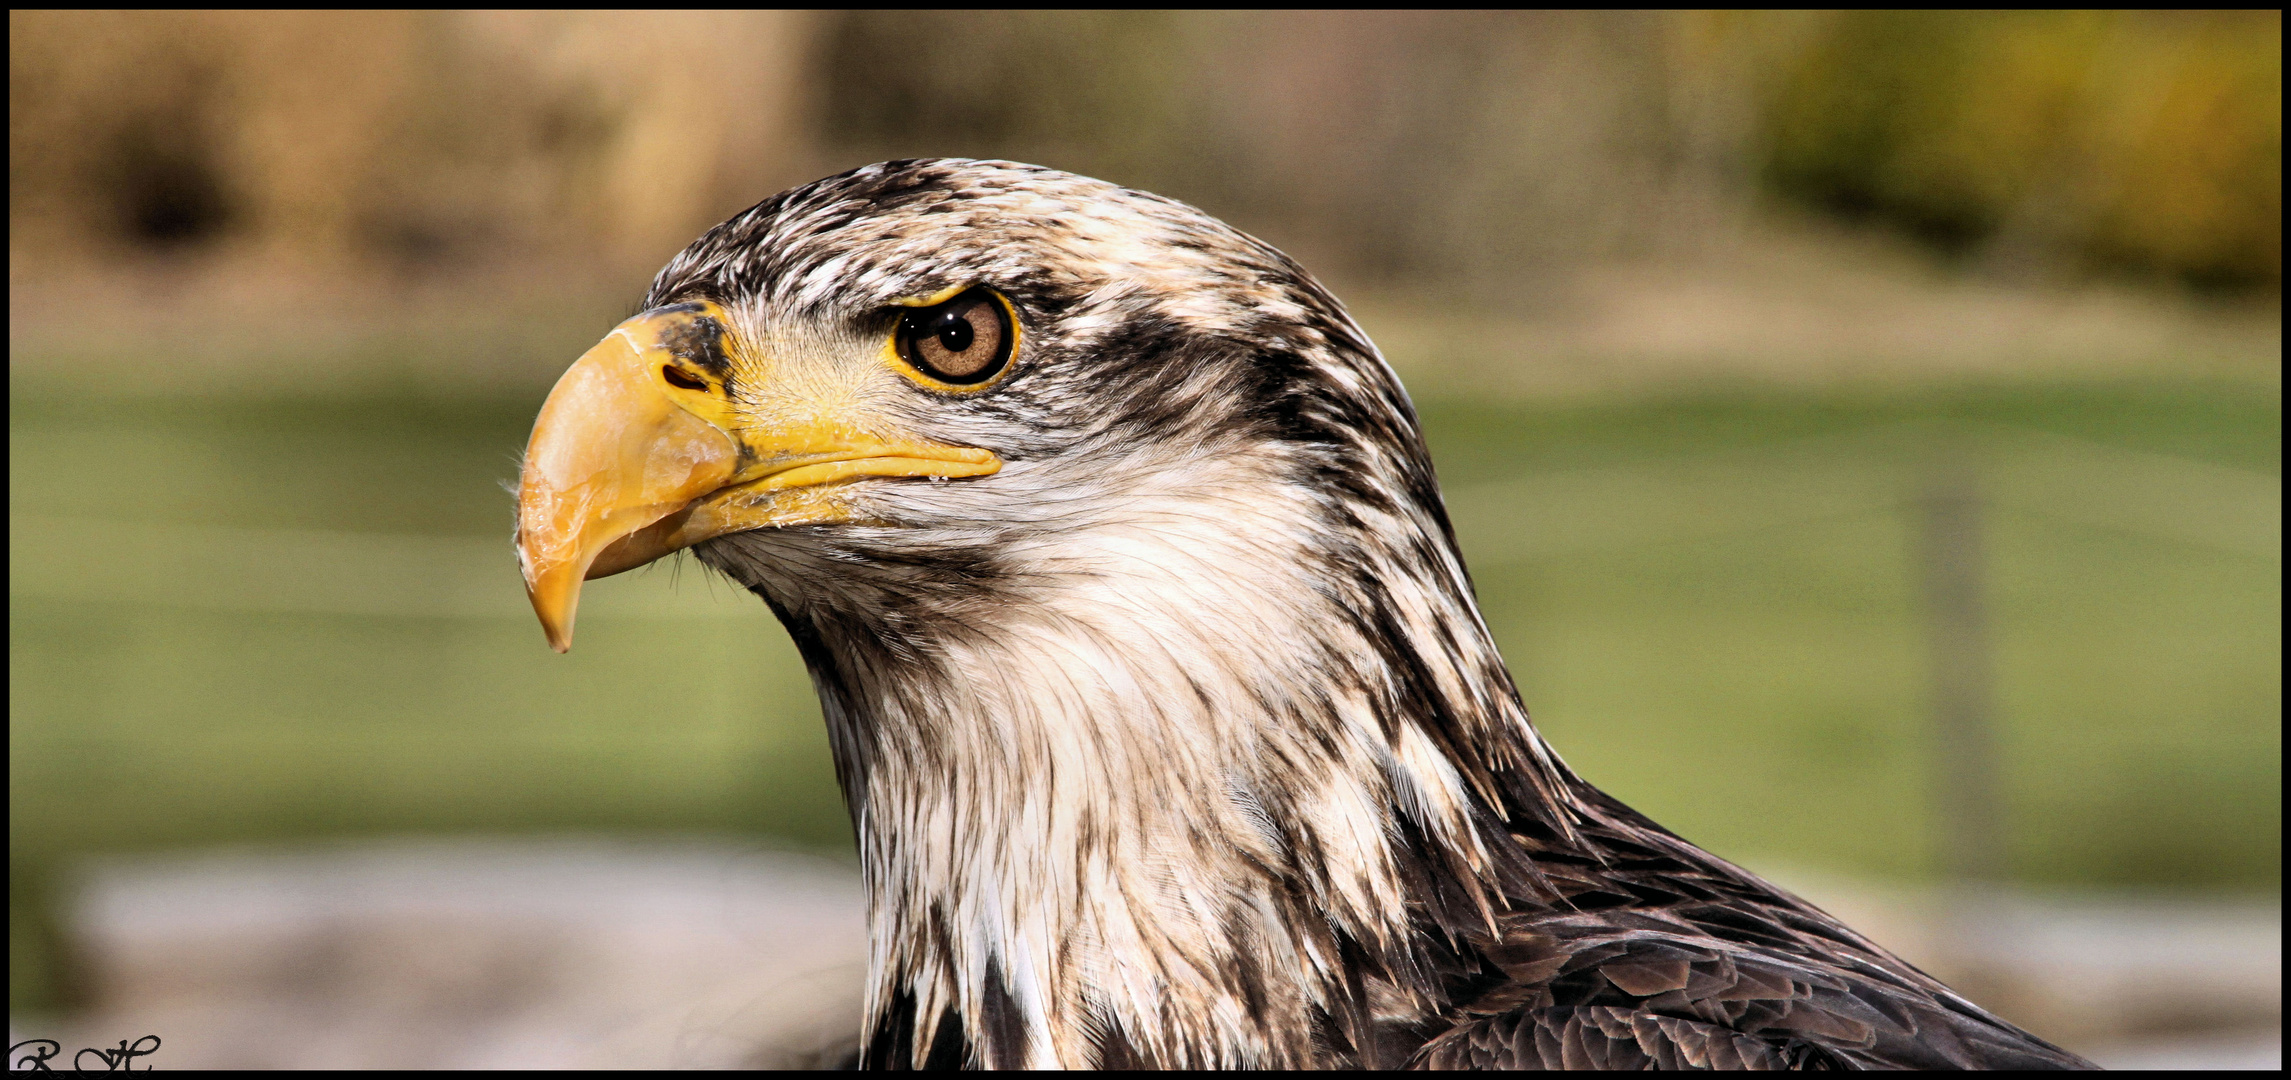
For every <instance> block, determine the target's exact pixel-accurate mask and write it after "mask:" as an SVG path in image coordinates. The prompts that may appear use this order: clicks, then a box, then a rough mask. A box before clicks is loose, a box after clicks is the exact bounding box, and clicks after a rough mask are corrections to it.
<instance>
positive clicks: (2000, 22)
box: [1765, 11, 2283, 287]
mask: <svg viewBox="0 0 2291 1080" xmlns="http://www.w3.org/2000/svg"><path fill="white" fill-rule="evenodd" d="M1795 53H1796V55H1795V59H1794V62H1792V63H1789V64H1786V65H1784V67H1783V69H1782V74H1781V77H1779V78H1777V79H1776V80H1775V81H1774V84H1773V85H1772V87H1771V88H1770V89H1769V91H1768V93H1767V96H1766V105H1765V109H1766V112H1767V115H1768V117H1769V124H1770V135H1769V138H1770V140H1771V141H1770V149H1769V151H1768V158H1767V161H1768V175H1769V178H1770V179H1771V181H1772V182H1773V183H1774V184H1775V186H1776V187H1777V188H1778V189H1779V190H1781V191H1783V192H1785V193H1788V194H1791V195H1795V196H1798V197H1802V198H1806V199H1809V200H1811V201H1813V202H1815V203H1817V204H1820V205H1826V206H1830V207H1833V208H1837V209H1841V210H1846V211H1851V212H1858V213H1866V214H1872V215H1875V216H1879V217H1883V218H1889V219H1893V220H1898V221H1902V222H1904V223H1906V224H1908V225H1910V226H1911V227H1913V228H1915V229H1917V230H1918V231H1920V232H1922V233H1923V234H1925V235H1927V236H1928V237H1930V238H1932V239H1934V240H1936V241H1939V242H1941V243H1943V244H1944V245H1947V246H1950V247H1953V248H1957V249H1960V250H1963V251H1965V252H1968V253H1971V254H1973V255H1975V256H1976V257H1978V258H1979V259H1981V260H1983V261H1986V262H1988V263H1990V264H1992V265H1993V266H1995V267H1997V268H1999V269H2004V270H2008V271H2010V270H2016V269H2020V268H2022V267H2024V266H2029V265H2046V264H2054V263H2059V262H2062V261H2071V262H2082V263H2086V264H2090V265H2098V266H2113V267H2120V268H2128V269H2134V270H2138V271H2143V272H2148V273H2154V274H2161V275H2167V276H2173V277H2179V278H2183V279H2185V280H2189V281H2193V282H2196V283H2198V284H2212V285H2266V286H2277V287H2279V285H2280V282H2281V280H2282V218H2283V201H2282V162H2283V97H2282V15H2281V13H2280V12H2225V13H2197V12H2122V11H2116V12H2070V11H2045V12H1854V13H1843V14H1838V15H1833V16H1827V17H1822V18H1821V19H1820V20H1819V22H1818V25H1816V26H1815V27H1814V28H1813V29H1812V30H1811V32H1810V33H1806V34H1805V35H1804V39H1803V43H1802V44H1801V45H1799V46H1798V47H1797V49H1796V50H1795Z"/></svg>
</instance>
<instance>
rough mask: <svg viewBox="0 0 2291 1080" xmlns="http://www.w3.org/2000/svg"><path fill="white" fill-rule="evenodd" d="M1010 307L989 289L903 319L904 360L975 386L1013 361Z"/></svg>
mask: <svg viewBox="0 0 2291 1080" xmlns="http://www.w3.org/2000/svg"><path fill="white" fill-rule="evenodd" d="M1011 330H1012V328H1011V325H1010V309H1009V308H1008V307H1006V306H1005V305H1004V304H1003V301H1002V298H1000V297H998V296H996V295H995V294H994V293H992V292H989V291H988V290H986V289H968V290H965V291H964V292H962V293H960V294H958V295H956V296H955V297H954V298H953V299H951V300H946V301H943V302H941V303H937V304H933V305H931V306H930V307H927V308H916V309H914V310H912V311H908V312H906V313H904V314H902V315H900V316H899V329H898V332H897V338H896V340H897V345H898V349H899V358H900V359H902V360H905V361H906V362H907V363H909V364H912V365H914V367H915V370H917V371H920V372H922V373H923V374H925V375H928V376H930V377H931V378H934V379H937V380H939V381H940V382H944V383H952V384H954V385H956V386H975V385H977V384H979V383H983V382H985V381H987V380H988V379H991V378H994V377H995V375H996V374H997V373H999V372H1001V371H1002V369H1003V367H1004V365H1006V364H1008V363H1010V354H1011V351H1012V350H1011V346H1012V344H1013V343H1014V342H1015V340H1016V338H1017V335H1016V334H1014V333H1012V332H1011Z"/></svg>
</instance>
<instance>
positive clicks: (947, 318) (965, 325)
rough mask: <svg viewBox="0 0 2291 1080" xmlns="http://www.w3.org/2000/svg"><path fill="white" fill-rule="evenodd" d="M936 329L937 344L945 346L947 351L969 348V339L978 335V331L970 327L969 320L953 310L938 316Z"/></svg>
mask: <svg viewBox="0 0 2291 1080" xmlns="http://www.w3.org/2000/svg"><path fill="white" fill-rule="evenodd" d="M938 330H939V344H941V345H943V346H946V350H947V351H948V352H962V351H963V350H965V349H968V348H970V343H971V339H973V338H975V337H977V336H978V332H977V331H976V330H974V329H972V328H971V324H970V320H969V319H966V318H963V316H962V315H961V313H959V312H953V311H949V312H946V313H944V314H941V315H940V316H939V326H938Z"/></svg>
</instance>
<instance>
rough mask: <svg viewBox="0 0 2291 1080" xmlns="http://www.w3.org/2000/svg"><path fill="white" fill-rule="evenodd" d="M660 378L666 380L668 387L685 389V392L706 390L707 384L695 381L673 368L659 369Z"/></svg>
mask: <svg viewBox="0 0 2291 1080" xmlns="http://www.w3.org/2000/svg"><path fill="white" fill-rule="evenodd" d="M660 377H661V378H663V379H666V380H668V385H670V386H674V387H679V388H682V389H685V390H706V389H708V384H707V383H704V382H701V381H700V380H698V379H695V378H693V377H692V376H690V375H687V374H685V373H684V372H682V371H679V370H677V369H676V368H673V367H663V368H661V369H660Z"/></svg>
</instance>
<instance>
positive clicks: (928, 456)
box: [517, 301, 1002, 652]
mask: <svg viewBox="0 0 2291 1080" xmlns="http://www.w3.org/2000/svg"><path fill="white" fill-rule="evenodd" d="M737 345H738V343H737V342H736V341H733V340H731V329H730V322H729V321H728V320H727V319H726V318H725V316H724V312H723V309H722V308H720V307H718V306H717V305H715V304H713V303H709V302H705V301H702V302H697V303H685V304H675V305H671V306H669V307H664V308H658V309H655V310H653V311H648V312H645V313H644V314H641V315H638V316H636V317H635V318H632V319H630V320H628V321H627V322H624V323H622V324H620V325H619V326H617V327H615V328H614V329H613V332H612V333H610V334H608V335H606V336H605V339H604V340H603V341H602V342H599V343H598V344H597V346H596V347H595V348H593V349H590V350H589V351H588V352H587V353H585V354H583V355H582V356H581V358H580V359H579V360H576V361H574V362H573V366H572V367H571V368H569V369H567V370H566V372H565V374H564V376H563V377H562V378H560V379H558V380H557V386H556V388H555V389H553V390H551V391H549V399H548V401H546V402H544V403H543V404H542V406H541V415H540V418H539V419H537V420H535V421H534V423H533V438H532V440H531V441H530V442H529V443H527V444H526V447H525V468H524V473H523V475H522V477H520V479H519V481H518V490H517V558H518V563H519V565H520V567H521V568H522V569H523V570H524V574H525V593H526V596H528V597H529V598H531V600H532V601H533V611H534V613H535V614H537V615H539V616H540V617H541V629H542V630H543V631H544V632H545V633H547V634H548V637H549V647H550V648H553V649H555V650H557V651H558V652H564V651H566V650H567V649H570V648H572V644H573V616H574V613H575V611H576V609H577V608H578V607H579V605H580V599H581V582H582V581H584V580H586V579H588V578H597V577H606V576H608V575H611V574H617V573H620V572H621V571H623V570H629V569H633V568H635V567H638V566H642V565H644V564H646V563H648V562H651V561H653V560H654V559H658V558H660V557H661V556H663V555H667V554H669V553H671V552H674V551H677V550H680V549H682V548H686V547H690V546H691V545H693V544H697V543H699V542H700V541H702V540H706V539H708V538H710V537H713V536H721V535H723V534H725V533H731V532H740V531H743V530H746V529H760V528H767V527H771V526H779V525H803V524H818V523H821V522H829V521H838V520H843V514H842V507H841V506H840V505H839V502H838V500H837V499H835V498H834V497H832V495H833V493H832V491H831V490H829V487H830V485H836V484H838V483H839V482H841V481H847V480H853V479H857V478H860V477H867V476H984V475H987V474H989V473H992V472H995V471H996V470H998V469H1000V468H1001V467H1002V462H1001V460H1000V459H998V458H996V457H995V456H994V455H993V454H992V453H989V452H987V451H985V450H977V449H971V448H967V447H957V446H941V445H938V444H936V443H931V442H928V441H925V440H919V439H905V438H900V439H885V438H882V437H879V436H875V435H870V434H865V433H862V432H860V431H859V430H857V428H856V425H855V424H854V423H853V422H852V421H853V420H854V419H855V418H848V417H836V416H832V415H818V414H817V411H816V410H813V414H812V415H807V416H801V417H797V416H770V415H757V411H756V407H755V406H753V405H752V404H743V403H741V402H735V401H734V400H733V397H732V395H731V394H730V393H729V392H728V391H727V390H726V382H727V379H729V378H731V377H732V376H731V373H732V371H733V366H734V361H735V359H736V358H738V349H737ZM740 359H744V358H740ZM741 372H742V374H743V375H744V376H748V377H754V376H756V375H759V374H763V373H764V372H765V368H764V366H763V365H760V364H755V363H744V364H743V365H742V367H741ZM742 398H743V400H744V401H753V400H768V399H769V398H770V395H742Z"/></svg>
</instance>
